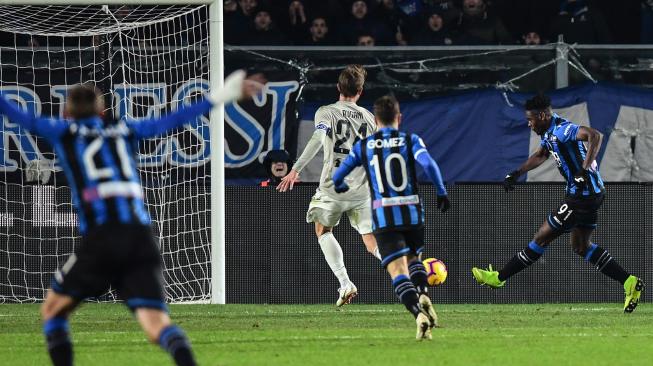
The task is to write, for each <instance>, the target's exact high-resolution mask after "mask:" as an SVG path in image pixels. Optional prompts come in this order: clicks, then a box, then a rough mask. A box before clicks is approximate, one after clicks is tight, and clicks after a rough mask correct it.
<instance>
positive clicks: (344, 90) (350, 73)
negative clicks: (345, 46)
mask: <svg viewBox="0 0 653 366" xmlns="http://www.w3.org/2000/svg"><path fill="white" fill-rule="evenodd" d="M366 77H367V71H365V69H364V68H363V66H361V65H348V66H347V67H345V69H344V70H342V72H340V76H338V90H339V91H340V94H342V95H344V96H345V97H354V96H356V94H359V93H360V92H362V91H363V84H365V78H366Z"/></svg>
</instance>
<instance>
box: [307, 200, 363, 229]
mask: <svg viewBox="0 0 653 366" xmlns="http://www.w3.org/2000/svg"><path fill="white" fill-rule="evenodd" d="M343 214H347V217H348V218H349V223H350V224H351V226H352V227H353V228H354V229H356V231H358V233H359V234H369V233H371V232H372V205H371V203H370V200H369V199H367V200H360V201H338V200H336V199H333V198H331V197H330V196H329V195H327V194H324V193H323V192H320V191H317V192H315V195H314V196H313V198H311V203H310V204H309V205H308V212H306V222H318V223H320V224H322V225H323V226H326V227H335V226H337V225H338V223H340V218H341V217H342V215H343Z"/></svg>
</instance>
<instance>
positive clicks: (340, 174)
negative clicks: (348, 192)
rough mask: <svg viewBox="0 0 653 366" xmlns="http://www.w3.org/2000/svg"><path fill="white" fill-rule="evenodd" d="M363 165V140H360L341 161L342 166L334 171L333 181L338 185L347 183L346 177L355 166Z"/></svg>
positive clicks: (341, 185)
mask: <svg viewBox="0 0 653 366" xmlns="http://www.w3.org/2000/svg"><path fill="white" fill-rule="evenodd" d="M360 165H361V142H360V141H358V142H357V143H356V144H355V145H354V147H353V148H352V149H351V151H350V152H349V155H347V158H346V159H345V160H344V161H343V162H342V163H340V167H338V169H337V170H336V171H335V172H334V173H333V183H334V184H335V186H336V187H343V186H345V185H346V183H345V177H346V176H347V175H348V174H349V173H351V171H352V170H354V168H356V167H357V166H360Z"/></svg>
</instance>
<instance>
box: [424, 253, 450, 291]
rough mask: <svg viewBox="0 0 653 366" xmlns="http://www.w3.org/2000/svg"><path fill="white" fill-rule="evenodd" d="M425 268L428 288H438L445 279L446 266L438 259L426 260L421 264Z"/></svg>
mask: <svg viewBox="0 0 653 366" xmlns="http://www.w3.org/2000/svg"><path fill="white" fill-rule="evenodd" d="M422 263H424V267H426V275H427V280H428V283H429V285H430V286H440V285H441V284H443V283H444V280H446V279H447V266H445V265H444V262H442V261H441V260H439V259H436V258H426V259H424V261H423V262H422Z"/></svg>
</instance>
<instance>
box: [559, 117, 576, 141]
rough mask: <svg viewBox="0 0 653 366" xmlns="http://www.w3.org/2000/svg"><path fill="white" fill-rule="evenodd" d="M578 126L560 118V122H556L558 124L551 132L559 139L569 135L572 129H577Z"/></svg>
mask: <svg viewBox="0 0 653 366" xmlns="http://www.w3.org/2000/svg"><path fill="white" fill-rule="evenodd" d="M579 127H580V126H579V125H577V124H575V123H573V122H571V121H568V120H566V119H564V118H561V119H560V123H558V125H557V126H556V127H555V128H554V129H553V134H554V135H556V136H557V137H558V138H559V139H564V138H567V137H569V134H570V133H571V131H572V130H575V129H578V128H579Z"/></svg>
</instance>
